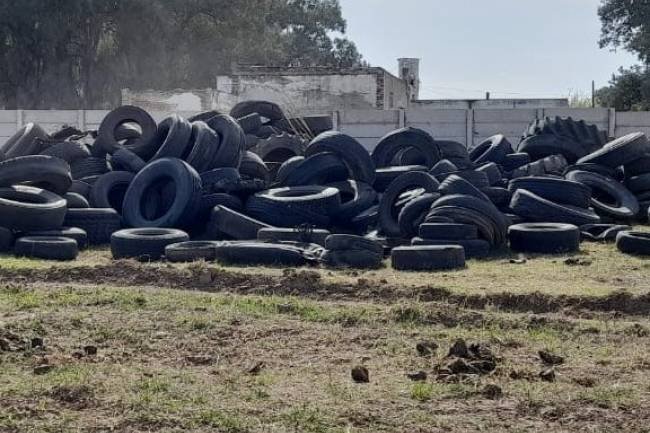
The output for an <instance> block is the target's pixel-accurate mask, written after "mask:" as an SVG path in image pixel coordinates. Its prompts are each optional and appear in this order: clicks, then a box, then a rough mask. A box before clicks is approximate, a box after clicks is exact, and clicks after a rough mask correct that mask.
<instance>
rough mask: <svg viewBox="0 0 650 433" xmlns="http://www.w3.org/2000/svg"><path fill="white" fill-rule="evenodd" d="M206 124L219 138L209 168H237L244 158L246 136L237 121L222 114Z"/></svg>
mask: <svg viewBox="0 0 650 433" xmlns="http://www.w3.org/2000/svg"><path fill="white" fill-rule="evenodd" d="M206 123H207V124H208V126H209V127H210V128H211V129H212V130H213V131H214V132H215V133H216V134H217V136H218V137H219V146H218V148H217V150H216V151H215V152H214V154H213V155H212V159H211V161H210V168H219V167H235V168H236V167H239V164H241V161H242V157H243V156H244V151H245V149H244V148H245V146H246V143H245V142H246V135H245V134H244V131H243V130H242V129H241V127H240V126H239V124H238V123H237V121H236V120H235V119H233V118H232V117H230V116H228V115H225V114H224V115H221V116H216V117H213V118H212V119H210V120H208V121H207V122H206Z"/></svg>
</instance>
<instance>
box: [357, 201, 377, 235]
mask: <svg viewBox="0 0 650 433" xmlns="http://www.w3.org/2000/svg"><path fill="white" fill-rule="evenodd" d="M378 222H379V205H374V206H371V207H369V208H368V209H366V210H365V211H363V212H361V213H360V214H359V215H356V216H355V217H353V218H352V219H351V220H350V225H351V226H352V227H353V228H354V229H356V230H358V231H360V232H365V231H366V230H368V228H369V227H374V226H376V225H377V223H378Z"/></svg>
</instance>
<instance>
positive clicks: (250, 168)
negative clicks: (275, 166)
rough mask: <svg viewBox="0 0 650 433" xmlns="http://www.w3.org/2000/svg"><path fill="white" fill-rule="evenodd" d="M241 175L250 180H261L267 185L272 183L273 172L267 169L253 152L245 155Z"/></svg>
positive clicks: (240, 168)
mask: <svg viewBox="0 0 650 433" xmlns="http://www.w3.org/2000/svg"><path fill="white" fill-rule="evenodd" d="M239 174H240V175H241V176H242V177H243V178H244V179H246V178H248V179H260V180H263V181H264V182H265V183H267V184H269V183H271V172H270V171H269V169H268V168H267V166H266V164H264V161H262V158H260V157H259V156H257V154H255V153H253V152H248V151H247V152H246V153H244V157H243V158H242V161H241V164H240V165H239Z"/></svg>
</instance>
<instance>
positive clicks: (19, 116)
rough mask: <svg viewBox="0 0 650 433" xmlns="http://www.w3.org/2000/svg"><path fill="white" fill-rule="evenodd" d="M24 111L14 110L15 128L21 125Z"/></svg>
mask: <svg viewBox="0 0 650 433" xmlns="http://www.w3.org/2000/svg"><path fill="white" fill-rule="evenodd" d="M23 123H24V113H23V110H16V130H19V129H20V128H22V127H23Z"/></svg>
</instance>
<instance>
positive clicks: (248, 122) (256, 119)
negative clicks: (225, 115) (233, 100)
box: [237, 113, 262, 135]
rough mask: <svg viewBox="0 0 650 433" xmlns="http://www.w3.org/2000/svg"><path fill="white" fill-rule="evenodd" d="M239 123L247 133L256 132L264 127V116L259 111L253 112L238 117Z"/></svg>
mask: <svg viewBox="0 0 650 433" xmlns="http://www.w3.org/2000/svg"><path fill="white" fill-rule="evenodd" d="M237 123H239V126H240V127H241V129H242V131H244V133H245V134H253V135H254V134H255V133H256V132H257V131H258V130H259V129H260V128H261V127H262V118H261V117H260V115H259V114H257V113H251V114H248V115H246V116H244V117H240V118H238V119H237Z"/></svg>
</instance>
